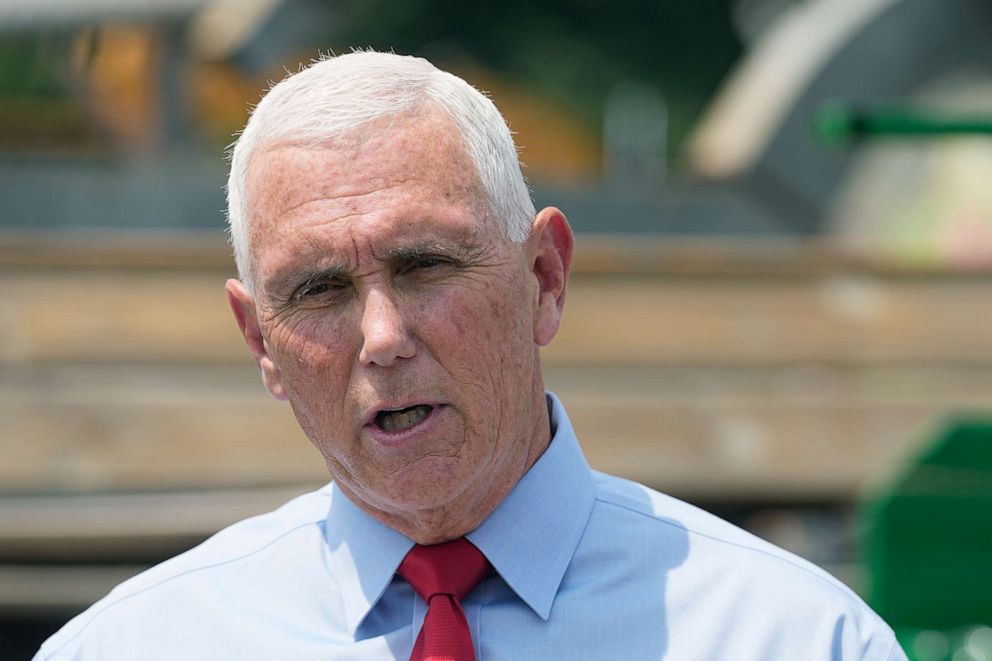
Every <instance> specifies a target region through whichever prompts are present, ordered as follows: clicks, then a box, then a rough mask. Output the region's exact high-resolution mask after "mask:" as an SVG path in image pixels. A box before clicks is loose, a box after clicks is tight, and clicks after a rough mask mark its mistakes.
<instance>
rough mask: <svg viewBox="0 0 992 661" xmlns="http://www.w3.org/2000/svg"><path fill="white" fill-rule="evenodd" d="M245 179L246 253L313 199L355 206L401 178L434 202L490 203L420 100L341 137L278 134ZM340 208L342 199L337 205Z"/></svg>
mask: <svg viewBox="0 0 992 661" xmlns="http://www.w3.org/2000/svg"><path fill="white" fill-rule="evenodd" d="M247 175H248V176H247V180H246V191H245V193H246V205H245V208H246V220H247V227H246V229H247V231H248V235H249V243H250V245H251V252H252V255H253V260H252V261H253V262H254V255H255V253H256V249H257V248H259V247H261V246H264V245H265V243H266V242H267V241H268V240H269V238H271V235H272V234H273V233H278V232H275V230H276V229H277V227H278V224H279V223H280V222H282V220H283V219H284V218H286V217H287V215H290V214H292V212H293V211H294V210H297V209H300V208H301V207H303V206H305V205H307V204H310V203H313V202H314V201H316V200H320V199H321V198H335V199H341V200H347V198H349V197H350V198H353V199H354V200H355V204H358V202H359V201H360V200H361V199H362V198H363V196H367V195H370V194H375V193H376V192H379V191H384V190H388V189H389V188H390V187H395V186H397V185H400V184H403V185H407V186H408V187H413V186H416V187H419V188H421V189H422V190H424V191H425V192H430V194H433V195H435V196H436V198H437V202H438V203H439V204H443V203H449V204H450V203H452V202H455V201H469V202H470V203H471V204H472V205H473V207H475V208H476V209H477V211H478V213H477V217H478V218H480V219H482V218H491V216H492V213H491V205H490V203H489V200H488V196H487V195H486V193H485V190H484V188H483V186H482V184H481V182H480V178H479V175H478V171H477V169H476V166H475V163H474V162H473V161H472V159H471V157H470V156H469V154H468V150H467V149H466V147H465V145H464V141H463V138H462V135H461V132H460V131H459V130H458V126H457V124H456V123H455V121H454V120H453V119H451V117H450V116H448V115H447V113H444V112H443V111H441V110H438V109H436V108H434V107H431V106H428V107H424V108H421V109H420V110H418V111H416V112H408V113H403V114H401V115H391V116H387V117H382V118H379V119H377V120H375V121H373V122H370V123H367V124H365V125H363V126H361V127H359V128H358V129H356V130H354V131H351V132H349V133H347V134H345V135H341V136H334V137H332V138H323V139H306V138H304V139H298V140H297V139H281V140H277V141H272V142H269V143H267V144H264V145H262V146H260V147H259V148H258V149H256V151H255V153H253V154H252V156H251V159H250V161H249V164H248V173H247ZM345 206H347V205H345Z"/></svg>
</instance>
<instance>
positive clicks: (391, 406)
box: [362, 401, 441, 426]
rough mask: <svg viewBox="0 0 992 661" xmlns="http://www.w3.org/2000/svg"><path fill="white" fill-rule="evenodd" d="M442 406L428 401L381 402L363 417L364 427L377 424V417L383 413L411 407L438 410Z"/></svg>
mask: <svg viewBox="0 0 992 661" xmlns="http://www.w3.org/2000/svg"><path fill="white" fill-rule="evenodd" d="M440 405H441V404H440V403H439V402H428V401H409V402H400V403H393V402H381V403H378V404H376V405H375V406H373V407H372V408H370V409H369V410H368V412H366V413H365V415H363V416H362V426H365V425H370V424H372V423H373V422H375V418H376V416H377V415H379V414H380V413H382V412H383V411H402V410H403V409H408V408H410V407H411V406H430V407H431V408H437V407H438V406H440Z"/></svg>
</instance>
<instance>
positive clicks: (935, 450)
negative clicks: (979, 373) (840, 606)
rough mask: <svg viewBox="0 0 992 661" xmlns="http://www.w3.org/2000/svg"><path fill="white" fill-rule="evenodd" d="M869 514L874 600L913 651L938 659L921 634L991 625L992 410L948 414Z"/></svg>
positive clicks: (876, 497) (867, 507) (874, 499)
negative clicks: (972, 414)
mask: <svg viewBox="0 0 992 661" xmlns="http://www.w3.org/2000/svg"><path fill="white" fill-rule="evenodd" d="M862 516H863V521H862V523H863V524H865V530H866V533H867V534H866V538H865V541H866V544H865V546H864V550H865V555H866V558H865V559H866V565H867V568H868V572H869V577H870V578H869V580H870V587H869V594H868V599H869V602H870V603H871V605H872V607H873V608H875V610H876V611H878V613H879V614H880V615H881V616H882V617H883V618H884V619H885V620H886V621H887V622H888V623H889V624H890V625H892V627H893V628H894V629H895V630H896V632H897V634H899V636H900V642H901V643H902V644H903V646H904V647H905V648H906V650H907V652H909V653H910V655H911V656H913V658H918V659H921V660H923V659H925V658H934V659H938V658H940V657H938V656H931V657H927V656H926V655H923V654H919V655H914V654H913V652H912V648H913V646H914V645H916V646H920V645H923V648H925V647H926V644H925V643H926V641H927V640H929V639H928V638H926V637H924V638H923V639H919V635H920V634H921V633H924V634H926V635H927V636H930V639H936V637H935V636H933V635H931V634H930V633H928V632H936V633H939V634H941V635H944V636H945V637H947V639H948V641H949V642H950V643H953V641H954V640H955V636H957V634H955V633H953V632H955V631H959V632H960V631H971V630H973V629H974V628H975V627H979V628H980V630H981V631H983V632H984V631H985V628H983V625H992V415H989V416H988V417H967V418H959V419H956V420H952V421H949V423H948V424H946V425H945V426H944V427H943V428H942V429H941V430H940V431H939V433H938V434H937V435H936V438H934V440H933V442H931V443H929V444H927V446H926V448H925V449H924V451H923V452H922V453H921V454H920V455H919V456H918V457H917V458H916V459H915V460H914V461H912V462H911V463H910V464H909V465H908V466H906V468H905V469H904V470H903V471H902V472H901V473H900V474H899V475H897V476H896V477H895V478H894V479H893V480H891V481H890V482H889V483H888V484H886V485H884V486H883V487H882V488H880V489H878V490H876V491H875V492H874V493H873V494H871V496H870V497H869V498H868V499H867V500H866V501H865V502H864V504H863V506H862ZM961 635H962V636H963V635H964V634H961ZM981 635H982V636H984V635H987V634H985V633H983V634H981ZM958 637H959V638H960V637H961V636H958ZM980 637H981V636H980ZM921 640H922V641H923V642H921ZM962 640H963V638H962ZM951 647H953V645H951ZM923 648H921V649H923ZM953 651H954V650H953V649H951V650H950V652H951V653H953ZM946 658H950V656H948V657H946ZM956 658H964V657H956ZM989 658H992V656H990V657H989Z"/></svg>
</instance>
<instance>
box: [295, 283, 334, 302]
mask: <svg viewBox="0 0 992 661" xmlns="http://www.w3.org/2000/svg"><path fill="white" fill-rule="evenodd" d="M347 287H348V285H347V283H344V282H341V281H339V280H317V281H314V282H308V283H306V284H304V285H302V286H300V288H299V289H297V290H296V292H295V293H294V294H293V300H295V301H297V302H299V303H304V304H306V303H311V304H313V303H322V302H329V301H331V300H333V299H334V298H336V297H338V296H340V295H342V294H343V293H344V291H345V290H346V289H347Z"/></svg>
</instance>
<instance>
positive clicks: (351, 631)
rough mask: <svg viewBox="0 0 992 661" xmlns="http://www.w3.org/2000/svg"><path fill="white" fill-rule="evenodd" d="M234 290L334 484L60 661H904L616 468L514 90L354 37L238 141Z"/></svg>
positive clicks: (249, 529)
mask: <svg viewBox="0 0 992 661" xmlns="http://www.w3.org/2000/svg"><path fill="white" fill-rule="evenodd" d="M229 215H230V225H231V236H232V241H233V244H234V248H235V256H236V260H237V264H238V270H239V274H240V280H231V281H229V282H228V283H227V293H228V298H229V301H230V304H231V308H232V309H233V311H234V315H235V317H236V319H237V323H238V325H239V327H240V328H241V331H242V333H243V334H244V337H245V340H246V342H247V344H248V348H249V350H250V351H251V354H252V355H253V356H254V358H255V361H256V363H257V364H258V366H259V369H260V371H261V374H262V380H263V381H264V383H265V386H266V387H267V388H268V390H269V391H270V392H271V393H272V394H273V395H274V396H275V397H277V398H279V399H283V400H287V401H288V402H289V403H290V405H291V406H292V408H293V411H294V413H295V414H296V418H297V420H298V421H299V423H300V425H301V427H302V428H303V429H304V431H305V432H306V433H307V435H308V437H309V438H310V439H311V441H312V442H313V443H314V445H315V446H316V447H317V448H318V449H319V450H320V452H321V454H322V455H323V457H324V459H325V461H326V464H327V467H328V470H329V471H330V473H331V476H332V478H333V483H332V484H331V485H329V486H328V487H326V488H324V489H321V490H320V491H318V492H316V493H312V494H308V495H305V496H302V497H300V498H298V499H296V500H294V501H292V502H291V503H289V504H287V505H285V506H284V507H283V508H281V509H279V510H277V511H276V512H273V513H271V514H267V515H264V516H261V517H256V518H254V519H250V520H248V521H244V522H242V523H239V524H236V525H234V526H232V527H231V528H229V529H227V530H225V531H222V532H221V533H219V534H217V535H216V536H214V537H213V538H211V539H210V540H208V541H207V542H205V543H204V544H202V545H201V546H199V547H197V548H195V549H193V550H191V551H189V552H187V553H185V554H183V555H181V556H179V557H177V558H175V559H173V560H170V561H169V562H166V563H164V564H162V565H160V566H158V567H155V568H153V569H151V570H149V571H147V572H145V573H144V574H142V575H140V576H138V577H136V578H134V579H132V580H130V581H128V582H126V583H124V584H123V585H121V586H119V587H118V588H117V589H115V590H114V591H113V592H111V593H110V594H109V595H108V596H107V597H105V598H104V599H103V600H101V601H100V602H98V603H97V604H95V605H94V606H93V607H91V608H90V609H89V610H88V611H86V612H85V613H83V614H82V615H80V616H79V617H77V618H76V619H74V620H73V621H72V622H70V623H69V624H68V625H66V627H65V628H64V629H63V630H62V631H60V632H59V633H58V634H56V635H55V636H54V637H53V638H52V639H50V640H49V641H48V642H47V643H46V644H45V645H44V646H43V648H42V650H41V651H40V652H39V656H38V658H41V659H69V658H73V659H75V658H84V659H86V658H106V659H142V660H145V659H178V658H183V659H282V658H286V659H393V658H396V659H406V658H414V659H425V658H450V659H459V660H461V659H472V658H479V659H545V658H560V659H660V658H670V659H679V660H683V659H754V660H759V659H760V660H762V661H767V660H769V659H783V660H784V659H788V660H790V661H793V660H797V659H876V660H887V659H904V658H905V657H904V656H903V654H902V652H901V651H900V650H899V648H898V646H897V645H896V644H895V642H894V638H893V635H892V632H891V631H890V630H889V628H888V627H887V626H885V624H884V623H882V622H881V621H880V620H879V619H878V618H877V616H876V615H875V614H874V613H872V612H871V611H870V610H869V609H868V608H867V607H866V606H865V605H864V604H863V603H862V602H861V601H860V600H859V599H858V598H857V597H856V596H855V595H854V594H852V593H851V592H850V591H849V590H848V589H846V588H845V587H844V586H842V585H841V584H839V583H838V582H837V581H835V580H834V579H832V578H831V577H829V576H828V575H827V574H825V573H824V572H822V571H820V570H818V569H817V568H815V567H813V566H811V565H809V564H808V563H805V562H804V561H802V560H800V559H798V558H795V557H793V556H791V555H789V554H788V553H786V552H784V551H781V550H779V549H777V548H774V547H772V546H771V545H769V544H767V543H764V542H762V541H760V540H758V539H756V538H754V537H753V536H751V535H749V534H747V533H745V532H743V531H741V530H738V529H736V528H734V527H733V526H730V525H729V524H727V523H724V522H722V521H720V520H718V519H716V518H714V517H712V516H710V515H707V514H705V513H703V512H701V511H699V510H697V509H695V508H693V507H691V506H689V505H686V504H684V503H681V502H679V501H676V500H674V499H672V498H668V497H666V496H663V495H661V494H658V493H656V492H653V491H651V490H649V489H647V488H645V487H642V486H640V485H637V484H633V483H630V482H627V481H624V480H620V479H618V478H614V477H610V476H606V475H602V474H599V473H595V472H591V471H590V470H589V468H588V467H587V465H586V463H585V460H584V459H583V457H582V454H581V451H580V449H579V446H578V444H577V441H576V438H575V432H574V431H573V429H572V427H571V425H570V424H569V421H568V417H567V414H566V413H565V409H564V407H563V406H562V404H561V402H559V401H558V400H557V399H556V398H555V397H554V396H553V395H551V394H546V393H545V391H544V384H543V380H542V375H541V364H540V358H539V353H538V349H539V347H541V346H543V345H545V344H547V343H548V342H550V341H551V340H552V338H553V337H554V336H555V333H556V332H557V329H558V324H559V321H560V319H561V314H562V309H563V305H564V300H565V291H566V285H567V281H568V270H569V263H570V260H571V254H572V234H571V231H570V229H569V227H568V223H567V221H566V219H565V216H564V215H563V214H562V212H561V211H559V210H558V209H555V208H546V209H543V210H541V211H540V212H535V210H534V208H533V205H532V203H531V201H530V197H529V194H528V192H527V189H526V186H525V184H524V181H523V178H522V176H521V174H520V168H519V164H518V162H517V156H516V151H515V147H514V145H513V141H512V139H511V137H510V133H509V131H508V129H507V127H506V125H505V123H504V122H503V120H502V118H501V117H500V115H499V113H498V111H497V110H496V109H495V107H494V106H493V105H492V104H491V103H490V102H489V101H488V100H487V99H486V98H485V97H483V96H482V95H480V94H479V93H478V92H476V91H475V90H474V89H472V88H471V87H470V86H469V85H467V84H466V83H465V82H464V81H462V80H460V79H458V78H456V77H454V76H451V75H450V74H447V73H444V72H441V71H438V70H437V69H435V68H434V67H432V66H431V65H430V64H429V63H427V62H425V61H423V60H418V59H413V58H406V57H400V56H396V55H390V54H381V53H353V54H350V55H344V56H341V57H337V58H333V59H327V60H324V61H322V62H319V63H317V64H315V65H313V66H311V67H310V68H308V69H306V70H304V71H302V72H301V73H298V74H296V75H294V76H291V77H289V78H288V79H286V80H284V81H283V82H281V83H280V84H278V85H276V86H275V87H274V88H273V89H272V90H271V91H270V92H269V93H268V95H267V96H266V97H265V98H264V99H263V100H262V102H261V103H260V104H259V105H258V107H257V108H256V110H255V111H254V113H253V115H252V117H251V119H250V121H249V122H248V125H247V127H246V128H245V131H244V133H243V134H242V136H241V137H240V139H239V141H238V143H237V145H236V147H235V149H234V152H233V158H232V167H231V177H230V182H229Z"/></svg>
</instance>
